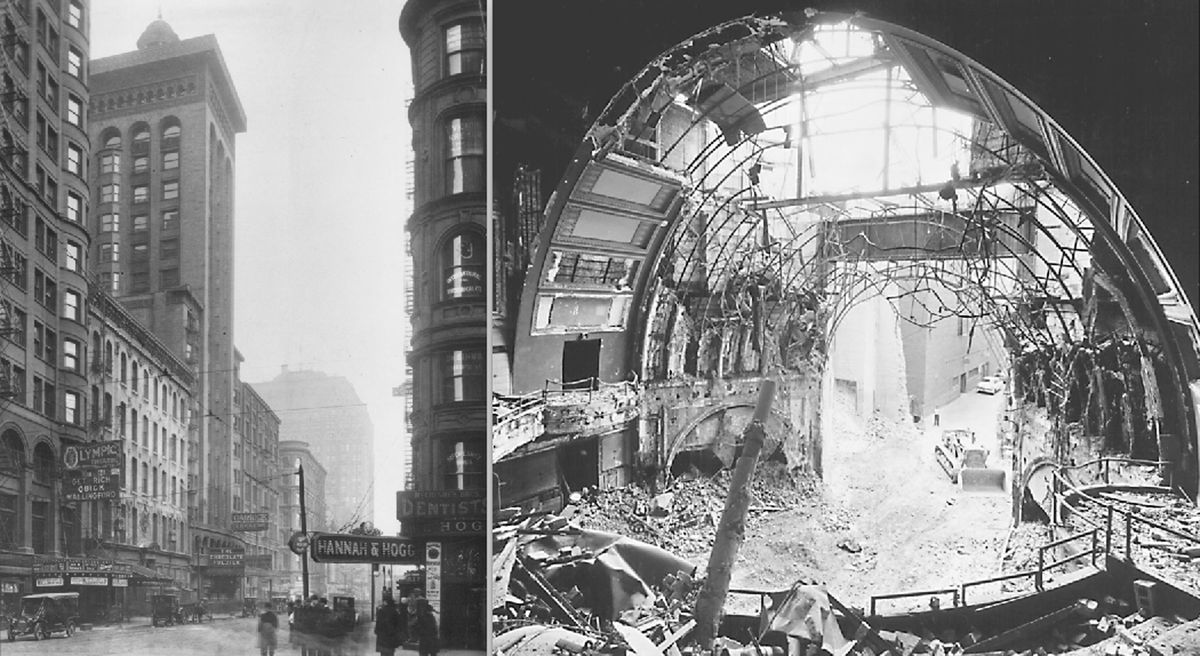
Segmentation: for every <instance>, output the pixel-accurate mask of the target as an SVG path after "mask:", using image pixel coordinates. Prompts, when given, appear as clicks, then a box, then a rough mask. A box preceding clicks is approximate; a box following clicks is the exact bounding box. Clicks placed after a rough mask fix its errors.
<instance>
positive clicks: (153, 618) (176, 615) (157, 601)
mask: <svg viewBox="0 0 1200 656" xmlns="http://www.w3.org/2000/svg"><path fill="white" fill-rule="evenodd" d="M150 608H151V611H150V613H151V614H150V624H152V625H154V626H171V625H172V624H183V623H184V621H185V618H184V614H183V609H182V608H181V607H180V606H179V597H177V596H176V595H170V594H156V595H154V596H153V597H151V598H150Z"/></svg>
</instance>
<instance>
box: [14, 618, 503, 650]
mask: <svg viewBox="0 0 1200 656" xmlns="http://www.w3.org/2000/svg"><path fill="white" fill-rule="evenodd" d="M257 626H258V625H257V622H256V621H255V619H254V618H232V619H231V618H218V619H216V620H215V621H213V622H209V623H205V624H184V625H180V626H169V627H158V628H154V627H151V626H150V624H149V622H148V621H146V622H139V621H134V622H131V623H129V624H125V625H123V626H102V627H97V628H95V629H93V630H91V631H79V632H77V633H76V634H75V635H73V636H71V637H70V638H64V637H63V636H62V634H61V633H59V634H55V635H54V636H53V637H51V638H50V639H49V640H43V641H40V642H39V641H35V640H33V639H32V638H29V637H26V638H21V639H20V640H17V641H16V642H8V641H7V640H4V641H2V642H0V656H18V655H20V654H53V655H54V656H109V655H113V656H117V655H119V656H241V655H242V654H246V655H256V654H258V643H257V638H258V636H257V634H256V633H255V629H256V627H257ZM372 626H373V625H372V624H371V623H370V622H364V623H363V624H360V625H359V626H358V628H357V630H356V631H355V632H354V633H353V634H351V635H349V636H347V637H345V638H342V639H339V640H330V639H324V638H320V637H307V636H304V635H303V634H298V633H295V634H293V633H290V632H289V631H288V629H287V628H283V629H281V630H280V631H279V648H278V649H277V650H276V652H275V653H276V654H279V655H281V656H282V655H285V654H288V655H299V656H366V655H368V654H375V653H377V652H376V651H375V637H374V635H373V632H372ZM396 653H397V654H398V655H400V654H403V656H415V654H416V652H415V651H410V650H401V651H397V652H396ZM439 653H440V654H441V656H467V655H468V654H483V652H482V651H475V652H472V651H465V650H463V651H459V650H446V649H444V650H442V651H441V652H439Z"/></svg>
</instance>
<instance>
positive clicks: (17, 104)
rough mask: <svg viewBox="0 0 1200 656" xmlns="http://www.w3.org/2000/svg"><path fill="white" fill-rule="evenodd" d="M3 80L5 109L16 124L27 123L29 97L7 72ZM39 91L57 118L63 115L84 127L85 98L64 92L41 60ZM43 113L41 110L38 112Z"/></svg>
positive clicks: (79, 126)
mask: <svg viewBox="0 0 1200 656" xmlns="http://www.w3.org/2000/svg"><path fill="white" fill-rule="evenodd" d="M2 80H3V91H4V100H5V102H4V111H5V112H7V113H8V115H9V116H10V117H12V118H13V120H14V122H15V123H16V125H20V126H25V125H27V121H28V119H29V114H30V107H29V98H28V97H27V96H26V95H25V93H24V92H23V91H22V90H21V88H20V85H19V84H18V83H17V82H16V81H15V80H14V79H13V78H12V76H11V75H9V74H8V73H7V72H5V73H4V74H3V78H2ZM37 91H38V95H39V96H40V97H42V98H44V99H45V100H46V104H48V105H49V106H50V108H51V109H52V113H53V115H54V116H55V118H56V119H57V118H59V117H61V118H63V119H64V120H65V121H66V122H67V124H69V125H73V126H75V127H77V128H79V129H80V130H83V129H84V126H85V125H86V123H85V119H86V116H85V115H84V107H83V99H82V98H81V97H79V96H78V95H76V94H74V93H71V92H69V91H68V92H67V93H66V94H62V93H61V92H60V89H59V86H58V82H56V81H55V80H54V77H53V76H52V75H51V74H50V73H49V70H48V69H46V68H45V67H44V66H42V64H41V62H39V63H38V75H37ZM60 102H61V103H62V105H61V106H60V105H59V103H60ZM41 113H42V112H41V111H40V110H39V111H38V114H41Z"/></svg>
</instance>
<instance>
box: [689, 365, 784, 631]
mask: <svg viewBox="0 0 1200 656" xmlns="http://www.w3.org/2000/svg"><path fill="white" fill-rule="evenodd" d="M774 398H775V381H772V380H763V382H762V387H760V388H759V390H758V404H757V405H756V406H755V408H754V418H753V419H752V420H751V421H750V423H749V424H748V425H747V426H746V430H745V431H744V432H743V433H742V435H743V439H742V455H741V457H740V458H738V461H737V465H736V466H735V467H734V470H733V476H732V477H731V478H730V481H729V496H728V497H726V499H725V510H724V512H723V513H721V522H720V524H718V525H717V534H716V538H715V540H714V541H713V548H712V552H711V553H710V554H709V557H708V577H707V578H706V579H705V581H704V588H703V589H702V590H701V591H700V598H699V599H697V600H696V633H695V636H696V642H697V643H698V644H699V645H700V647H701V648H702V649H705V650H708V651H711V650H712V643H713V639H714V638H716V636H717V628H718V627H719V626H720V623H721V615H722V614H723V610H724V607H725V597H726V596H727V595H728V594H729V579H730V577H731V575H732V574H733V564H734V562H736V561H737V554H738V550H739V549H741V546H742V541H743V540H744V539H745V537H746V509H747V508H748V507H749V506H750V487H749V485H748V483H749V481H750V478H751V477H752V476H753V475H754V468H755V466H756V465H757V464H758V455H759V452H761V451H762V447H763V441H764V438H765V433H766V430H765V425H766V420H767V415H768V413H770V411H771V402H772V400H774Z"/></svg>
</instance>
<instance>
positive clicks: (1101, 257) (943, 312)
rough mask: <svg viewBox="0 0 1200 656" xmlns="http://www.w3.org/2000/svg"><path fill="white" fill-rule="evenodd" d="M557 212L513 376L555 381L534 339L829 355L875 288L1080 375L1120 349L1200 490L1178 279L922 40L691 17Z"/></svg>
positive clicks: (1030, 117)
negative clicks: (691, 30)
mask: <svg viewBox="0 0 1200 656" xmlns="http://www.w3.org/2000/svg"><path fill="white" fill-rule="evenodd" d="M831 144H836V147H835V146H834V145H831ZM839 184H840V186H839ZM546 214H547V216H546V224H545V228H544V229H543V232H542V234H541V236H540V239H539V247H538V251H537V253H536V254H535V256H534V259H533V263H532V265H531V267H530V269H529V275H528V277H527V280H526V284H525V288H524V290H523V296H522V300H521V311H520V317H519V321H518V324H517V331H516V333H517V334H516V343H515V358H514V363H515V364H514V372H513V373H514V388H515V391H519V392H524V391H531V390H533V389H537V388H539V387H540V385H541V382H542V381H544V380H546V379H549V378H555V377H556V376H555V375H552V374H553V372H552V371H550V370H549V369H548V368H549V367H550V366H551V365H553V364H554V363H553V362H548V360H549V359H547V358H545V357H542V358H540V359H538V358H533V357H525V356H532V355H534V354H537V353H543V354H544V353H553V352H556V351H557V350H559V348H560V345H561V343H562V342H565V341H569V340H573V339H579V338H581V336H582V335H584V334H588V335H590V336H591V338H592V339H595V338H597V337H599V338H601V340H602V353H601V362H600V377H601V378H602V379H604V380H623V379H625V378H627V377H630V376H632V375H634V374H636V375H637V376H638V377H639V378H640V379H642V380H646V381H653V380H662V379H666V378H669V377H672V376H674V375H677V374H692V375H697V376H708V377H713V376H716V377H730V376H737V375H739V374H742V375H747V374H749V373H750V372H764V371H765V372H784V373H786V372H796V371H799V370H800V369H801V368H802V366H804V364H805V363H808V364H810V365H811V364H813V363H816V365H817V366H818V367H820V366H821V365H822V364H823V357H824V354H823V344H824V341H825V339H826V337H827V335H828V331H830V330H833V329H834V328H835V327H836V325H837V322H838V321H839V320H840V318H841V317H842V316H844V314H845V312H846V311H847V310H848V309H849V307H850V306H852V305H853V304H854V303H855V302H856V301H857V300H858V299H861V298H862V297H864V296H865V295H866V294H868V293H871V292H872V291H874V292H877V293H879V294H881V295H883V296H884V297H885V298H886V299H887V300H889V301H890V302H891V303H892V304H893V305H894V306H895V307H896V309H897V311H898V314H899V315H900V316H901V317H902V318H908V316H909V315H910V314H912V313H911V312H909V311H906V310H911V309H912V308H913V307H915V306H916V305H917V304H925V306H924V307H923V308H922V310H923V311H924V314H925V315H926V316H929V317H931V320H936V319H939V318H946V317H957V318H961V319H963V320H966V321H969V322H971V324H972V325H973V326H974V325H976V324H977V325H978V326H979V327H981V328H983V329H986V330H988V331H993V332H995V333H997V334H998V335H999V336H1001V337H1002V341H1003V344H1004V346H1006V347H1007V349H1008V351H1009V355H1010V357H1011V358H1012V359H1013V360H1014V362H1015V361H1017V360H1018V359H1019V358H1021V357H1025V358H1027V359H1029V358H1033V359H1037V358H1042V359H1043V361H1045V362H1050V363H1051V364H1050V365H1047V366H1053V367H1057V371H1059V372H1064V371H1065V372H1067V373H1068V374H1072V372H1074V371H1075V369H1076V365H1075V363H1076V362H1078V361H1079V359H1078V356H1079V353H1080V351H1081V349H1082V350H1083V351H1087V352H1088V353H1091V354H1093V355H1094V354H1095V353H1099V352H1102V351H1103V350H1104V349H1105V348H1109V347H1113V345H1114V344H1119V347H1120V348H1116V347H1113V349H1110V350H1112V351H1113V352H1114V353H1115V352H1117V351H1119V353H1118V355H1119V356H1120V357H1121V358H1125V359H1126V361H1128V362H1133V365H1134V366H1132V368H1127V369H1128V370H1127V371H1126V372H1125V374H1124V375H1125V376H1126V378H1125V379H1123V382H1122V385H1124V387H1123V388H1122V389H1129V390H1133V391H1136V392H1137V393H1138V395H1139V396H1140V397H1141V398H1139V399H1137V401H1136V403H1135V404H1134V405H1136V408H1135V411H1136V414H1137V417H1138V421H1139V422H1140V425H1141V427H1142V428H1141V429H1140V430H1142V432H1143V433H1146V434H1149V435H1153V436H1154V437H1153V438H1147V439H1151V441H1154V440H1155V439H1157V448H1158V450H1159V451H1160V455H1161V456H1162V457H1165V458H1169V459H1171V460H1173V461H1174V462H1175V463H1176V465H1175V471H1174V472H1173V473H1174V475H1175V480H1176V481H1177V482H1180V483H1181V484H1183V486H1184V488H1185V489H1189V490H1190V491H1192V492H1195V491H1196V489H1197V471H1198V470H1200V461H1198V454H1197V447H1196V445H1197V428H1196V415H1197V407H1198V404H1200V382H1197V381H1198V380H1200V323H1198V322H1197V318H1196V314H1195V311H1194V310H1193V308H1192V307H1191V306H1190V305H1189V303H1188V300H1187V296H1186V295H1185V294H1184V293H1183V291H1182V289H1181V288H1180V285H1179V282H1178V281H1177V280H1176V278H1175V275H1174V273H1173V272H1172V271H1171V269H1170V267H1169V266H1168V265H1167V264H1166V261H1165V259H1164V258H1163V256H1162V254H1161V252H1160V251H1159V249H1158V247H1157V245H1156V244H1155V243H1154V240H1153V239H1152V238H1151V236H1150V235H1149V234H1148V232H1147V230H1146V228H1145V226H1144V225H1143V223H1142V222H1141V220H1140V219H1139V218H1138V216H1137V213H1136V212H1135V211H1134V209H1133V208H1132V207H1130V206H1129V204H1128V202H1127V201H1126V200H1125V198H1124V196H1122V195H1121V193H1120V192H1119V191H1118V190H1117V189H1116V186H1115V185H1114V184H1113V183H1112V181H1111V180H1110V179H1109V178H1108V176H1106V175H1105V174H1104V173H1103V172H1102V171H1101V170H1100V168H1099V166H1098V165H1097V164H1096V163H1095V161H1093V160H1092V159H1091V157H1089V156H1088V155H1087V154H1086V153H1085V152H1084V151H1083V150H1082V148H1080V146H1079V144H1078V143H1076V142H1075V140H1074V139H1072V138H1071V137H1070V136H1069V135H1067V134H1066V132H1065V131H1064V130H1063V129H1062V128H1061V127H1060V126H1059V125H1058V124H1057V123H1056V122H1055V121H1054V120H1053V119H1051V118H1050V117H1049V116H1048V115H1046V113H1045V112H1044V111H1042V110H1041V109H1040V108H1038V107H1037V106H1036V105H1035V104H1034V103H1033V102H1032V101H1030V100H1029V99H1028V98H1027V97H1025V96H1024V95H1022V94H1021V93H1020V92H1019V91H1017V90H1016V89H1014V88H1013V87H1012V86H1010V85H1009V84H1007V83H1006V82H1004V81H1003V80H1001V79H1000V78H999V77H998V76H996V75H995V74H994V73H992V72H991V71H989V70H987V69H986V68H984V67H983V66H981V65H980V64H978V63H977V62H975V61H972V60H971V59H969V58H968V57H966V56H964V55H962V54H961V53H959V52H957V51H955V50H953V49H951V48H949V47H947V46H945V45H943V44H941V43H938V42H936V41H934V40H932V39H929V38H927V37H925V36H923V35H920V34H917V33H915V32H912V31H910V30H906V29H904V28H901V27H898V26H895V25H892V24H889V23H885V22H882V21H877V20H872V19H869V18H865V17H858V16H854V17H851V16H845V15H833V14H820V13H818V14H815V15H813V16H810V17H806V18H800V19H796V18H789V19H782V18H757V17H748V18H744V19H739V20H734V21H730V22H727V23H724V24H721V25H718V26H716V27H713V28H711V29H709V30H706V31H704V32H701V33H699V34H697V35H695V36H693V37H692V38H690V39H688V40H686V41H684V42H682V43H680V44H679V45H677V46H675V47H674V48H671V49H670V50H668V51H666V52H665V53H663V54H662V55H660V56H659V57H657V58H655V59H654V60H653V61H651V62H650V63H649V64H648V65H647V66H646V67H645V68H644V69H642V71H641V72H639V73H638V74H637V75H636V76H635V77H634V78H633V79H632V80H631V81H630V82H629V83H628V84H626V85H625V87H624V88H623V89H622V90H621V92H619V93H618V94H617V95H616V96H615V97H614V98H613V99H612V101H611V102H610V103H609V105H608V106H607V107H606V108H605V110H604V111H603V112H602V114H601V115H600V118H599V119H598V120H597V121H596V123H595V125H593V127H592V128H591V130H590V131H589V133H588V136H587V138H586V139H585V141H584V143H583V145H582V146H581V148H580V149H579V151H578V153H577V155H576V158H575V159H574V160H573V162H572V163H571V165H570V166H569V167H568V170H567V173H566V175H565V176H564V179H563V181H562V182H561V184H560V185H559V187H558V188H557V189H556V190H555V193H554V195H553V196H552V197H551V201H550V203H549V205H548V207H547V212H546ZM599 272H603V273H599ZM918 290H926V291H928V290H933V291H932V292H931V293H932V294H933V297H934V298H935V299H936V301H937V302H936V304H928V303H926V301H925V300H923V299H926V298H927V296H923V295H921V294H918V293H916V292H917V291H918ZM754 326H761V329H762V330H763V331H764V333H763V335H762V336H759V335H758V334H757V332H756V331H757V330H759V329H758V328H754V329H753V330H752V329H751V327H754ZM760 342H761V343H760ZM1093 355H1089V356H1088V357H1089V358H1091V357H1093ZM1035 356H1036V357H1035ZM1043 356H1044V357H1043ZM1095 357H1099V356H1095ZM1038 375H1039V376H1042V377H1043V378H1044V375H1043V374H1038ZM1072 375H1074V374H1072ZM1080 375H1082V374H1080ZM1077 387H1078V386H1073V387H1071V388H1070V389H1069V390H1067V391H1065V392H1061V393H1059V395H1058V397H1057V398H1055V399H1054V402H1053V403H1051V404H1050V405H1051V407H1052V409H1053V410H1054V411H1055V412H1060V413H1065V412H1067V408H1075V410H1074V412H1078V408H1079V407H1080V406H1081V403H1080V400H1079V399H1078V398H1072V396H1071V395H1072V394H1079V393H1081V392H1078V391H1077ZM1084 405H1086V404H1084ZM1076 419H1077V418H1075V419H1071V420H1076Z"/></svg>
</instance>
